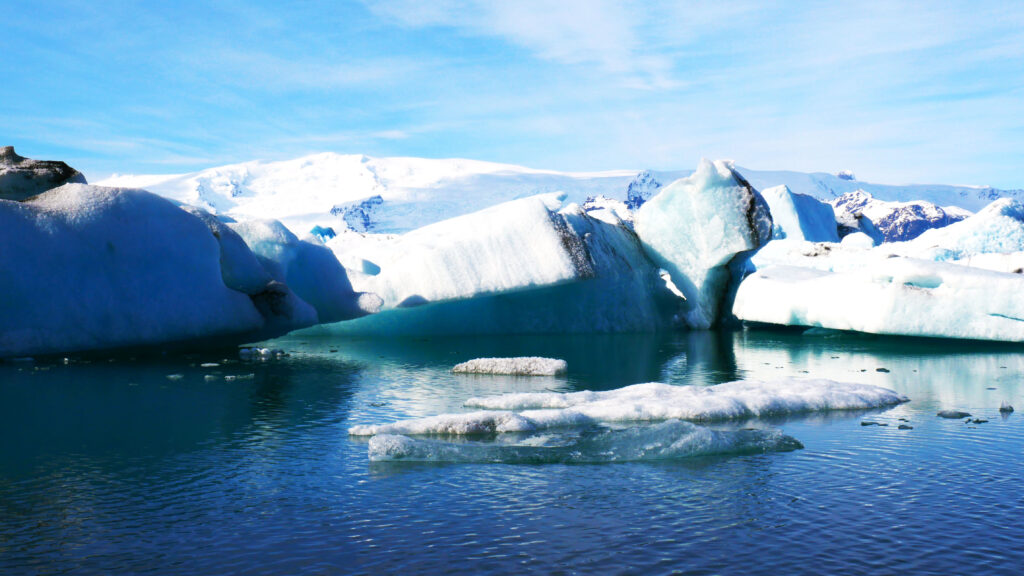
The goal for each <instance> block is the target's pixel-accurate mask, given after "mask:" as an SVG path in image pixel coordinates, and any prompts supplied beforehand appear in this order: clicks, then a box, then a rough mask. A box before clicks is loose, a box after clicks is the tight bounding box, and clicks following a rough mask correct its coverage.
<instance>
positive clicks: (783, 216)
mask: <svg viewBox="0 0 1024 576" xmlns="http://www.w3.org/2000/svg"><path fill="white" fill-rule="evenodd" d="M761 196H763V197H764V200H765V202H767V203H768V207H769V208H770V209H771V213H772V223H773V228H772V238H773V239H782V238H789V239H794V240H807V241H809V242H839V232H838V228H837V224H836V215H835V212H834V211H833V210H832V206H831V205H829V204H826V203H825V202H821V201H819V200H817V199H816V198H814V197H812V196H807V195H806V194H795V193H793V192H791V191H790V189H789V188H788V187H786V186H775V187H772V188H768V189H765V190H761Z"/></svg>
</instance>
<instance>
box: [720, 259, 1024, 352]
mask: <svg viewBox="0 0 1024 576" xmlns="http://www.w3.org/2000/svg"><path fill="white" fill-rule="evenodd" d="M876 250H877V249H876ZM1022 293H1024V276H1022V275H1020V274H1007V273H1002V272H994V271H989V270H981V269H976V268H969V267H966V266H960V265H957V264H950V263H945V262H932V261H927V260H920V259H915V258H902V257H895V258H883V259H878V258H874V259H873V260H872V261H870V262H868V263H867V264H866V265H864V266H861V267H859V268H855V267H850V268H849V269H845V270H844V271H837V272H833V271H829V270H822V269H815V268H809V267H796V266H773V267H768V268H764V269H759V270H758V271H757V272H755V273H754V274H752V275H750V276H748V277H747V278H746V279H744V280H743V282H742V283H741V284H740V287H739V290H738V291H737V294H736V299H735V302H734V304H733V314H735V315H736V317H737V318H739V319H741V320H745V321H750V322H761V323H768V324H781V325H790V326H809V327H820V328H831V329H836V330H855V331H858V332H868V333H872V334H892V335H903V336H931V337H944V338H965V339H978V340H1003V341H1013V342H1024V299H1022V298H1021V297H1020V295H1021V294H1022Z"/></svg>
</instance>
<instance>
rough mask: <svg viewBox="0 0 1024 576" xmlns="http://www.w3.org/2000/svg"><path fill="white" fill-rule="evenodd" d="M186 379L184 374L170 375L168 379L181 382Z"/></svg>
mask: <svg viewBox="0 0 1024 576" xmlns="http://www.w3.org/2000/svg"><path fill="white" fill-rule="evenodd" d="M184 377H185V375H184V374H168V375H167V379H168V380H171V381H175V380H181V379H182V378H184Z"/></svg>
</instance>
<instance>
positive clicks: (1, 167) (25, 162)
mask: <svg viewBox="0 0 1024 576" xmlns="http://www.w3.org/2000/svg"><path fill="white" fill-rule="evenodd" d="M70 183H78V184H85V183H86V182H85V176H83V175H82V173H81V172H79V171H78V170H75V169H74V168H72V167H70V166H68V165H67V164H65V163H63V162H59V161H54V160H32V159H30V158H24V157H22V156H18V154H17V153H16V152H15V151H14V146H3V147H0V199H3V200H18V201H21V200H26V199H28V198H31V197H33V196H35V195H37V194H42V193H43V192H46V191H47V190H50V189H53V188H56V187H58V186H62V185H64V184H70Z"/></svg>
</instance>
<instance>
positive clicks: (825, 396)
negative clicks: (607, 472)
mask: <svg viewBox="0 0 1024 576" xmlns="http://www.w3.org/2000/svg"><path fill="white" fill-rule="evenodd" d="M907 401H908V398H907V397H906V396H903V395H901V394H898V393H897V392H894V391H892V390H889V389H887V388H882V387H880V386H873V385H870V384H851V383H844V382H836V381H833V380H824V379H786V380H778V381H773V382H761V381H756V380H739V381H736V382H727V383H725V384H718V385H715V386H672V385H669V384H662V383H657V382H652V383H648V384H635V385H632V386H627V387H625V388H620V389H617V390H609V391H604V392H591V391H584V392H568V393H556V392H533V393H514V394H503V395H500V396H493V397H486V398H471V399H469V400H468V401H467V402H466V406H467V407H469V408H482V409H483V410H477V411H475V412H467V413H455V414H442V415H438V416H431V417H427V418H415V419H410V420H404V421H400V422H395V423H393V424H383V425H361V426H353V427H351V428H349V434H350V435H353V436H372V435H377V434H403V435H407V434H447V435H472V434H494V433H507V432H536V431H539V430H545V429H550V428H564V427H580V426H587V425H593V424H597V423H614V422H639V421H664V420H688V421H698V422H707V421H718V420H736V419H749V418H766V417H777V416H787V415H791V414H799V413H805V412H811V411H823V410H855V409H859V410H867V409H871V408H881V407H885V406H892V405H896V404H899V403H902V402H907Z"/></svg>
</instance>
